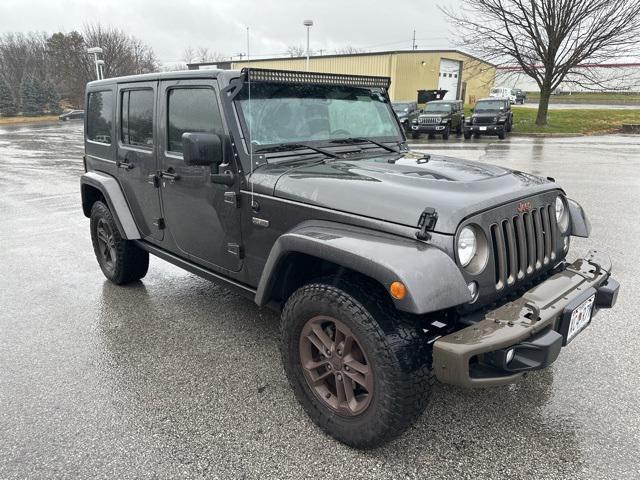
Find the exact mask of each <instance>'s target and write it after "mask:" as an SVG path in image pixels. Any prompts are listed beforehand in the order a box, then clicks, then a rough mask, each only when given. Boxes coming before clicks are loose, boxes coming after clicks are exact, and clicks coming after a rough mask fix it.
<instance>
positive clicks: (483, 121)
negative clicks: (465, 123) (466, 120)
mask: <svg viewBox="0 0 640 480" xmlns="http://www.w3.org/2000/svg"><path fill="white" fill-rule="evenodd" d="M473 123H474V124H475V125H490V124H492V123H495V122H494V119H493V117H476V118H474V119H473Z"/></svg>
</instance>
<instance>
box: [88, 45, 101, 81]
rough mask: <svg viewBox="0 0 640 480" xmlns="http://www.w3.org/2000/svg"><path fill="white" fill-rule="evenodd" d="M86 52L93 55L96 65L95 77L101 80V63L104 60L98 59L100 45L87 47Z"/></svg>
mask: <svg viewBox="0 0 640 480" xmlns="http://www.w3.org/2000/svg"><path fill="white" fill-rule="evenodd" d="M87 53H88V54H89V55H93V63H94V64H95V66H96V78H97V79H98V80H102V78H103V77H102V72H103V70H102V65H104V60H99V59H98V55H99V54H101V53H102V49H101V48H100V47H92V48H88V49H87Z"/></svg>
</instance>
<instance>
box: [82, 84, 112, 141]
mask: <svg viewBox="0 0 640 480" xmlns="http://www.w3.org/2000/svg"><path fill="white" fill-rule="evenodd" d="M112 119H113V93H111V92H110V91H102V92H91V93H89V98H88V99H87V138H88V139H89V140H91V141H93V142H98V143H104V144H107V145H109V144H111V125H112V122H113V120H112Z"/></svg>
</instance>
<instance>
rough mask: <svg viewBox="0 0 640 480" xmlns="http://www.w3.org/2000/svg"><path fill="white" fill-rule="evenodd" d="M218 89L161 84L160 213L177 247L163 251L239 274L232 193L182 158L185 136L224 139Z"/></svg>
mask: <svg viewBox="0 0 640 480" xmlns="http://www.w3.org/2000/svg"><path fill="white" fill-rule="evenodd" d="M217 88H218V87H217V84H216V81H215V80H213V79H207V80H205V79H203V80H175V81H163V82H161V84H160V105H161V111H160V117H159V118H161V119H162V120H161V122H162V126H161V132H162V141H161V145H160V148H159V155H160V170H161V175H162V178H161V181H160V183H161V187H160V190H161V193H162V207H163V213H164V219H165V222H166V225H167V231H168V232H169V235H171V237H172V239H173V242H174V243H175V245H172V246H169V245H168V246H167V248H170V249H175V251H176V253H177V254H179V255H180V256H183V257H184V256H186V257H188V258H189V259H191V260H192V261H194V262H195V263H198V264H200V265H202V266H204V267H207V268H214V267H218V268H221V269H224V270H229V271H239V270H240V268H241V266H242V249H241V247H240V240H241V235H240V226H241V223H240V209H239V208H238V207H237V204H236V201H235V198H236V197H235V195H234V192H233V190H232V189H231V188H230V187H227V186H225V185H221V184H215V183H212V182H211V167H205V166H188V165H186V164H185V162H184V159H183V155H182V152H183V148H182V134H183V133H187V132H190V133H194V132H205V133H218V134H222V133H224V126H223V120H222V114H221V109H220V105H219V102H218V90H217ZM225 168H227V167H225ZM228 168H233V167H231V166H229V167H228Z"/></svg>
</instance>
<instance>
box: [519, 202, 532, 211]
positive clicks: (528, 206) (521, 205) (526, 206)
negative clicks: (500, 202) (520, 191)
mask: <svg viewBox="0 0 640 480" xmlns="http://www.w3.org/2000/svg"><path fill="white" fill-rule="evenodd" d="M517 210H518V213H524V212H528V211H529V210H531V202H520V203H519V204H518V208H517Z"/></svg>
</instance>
